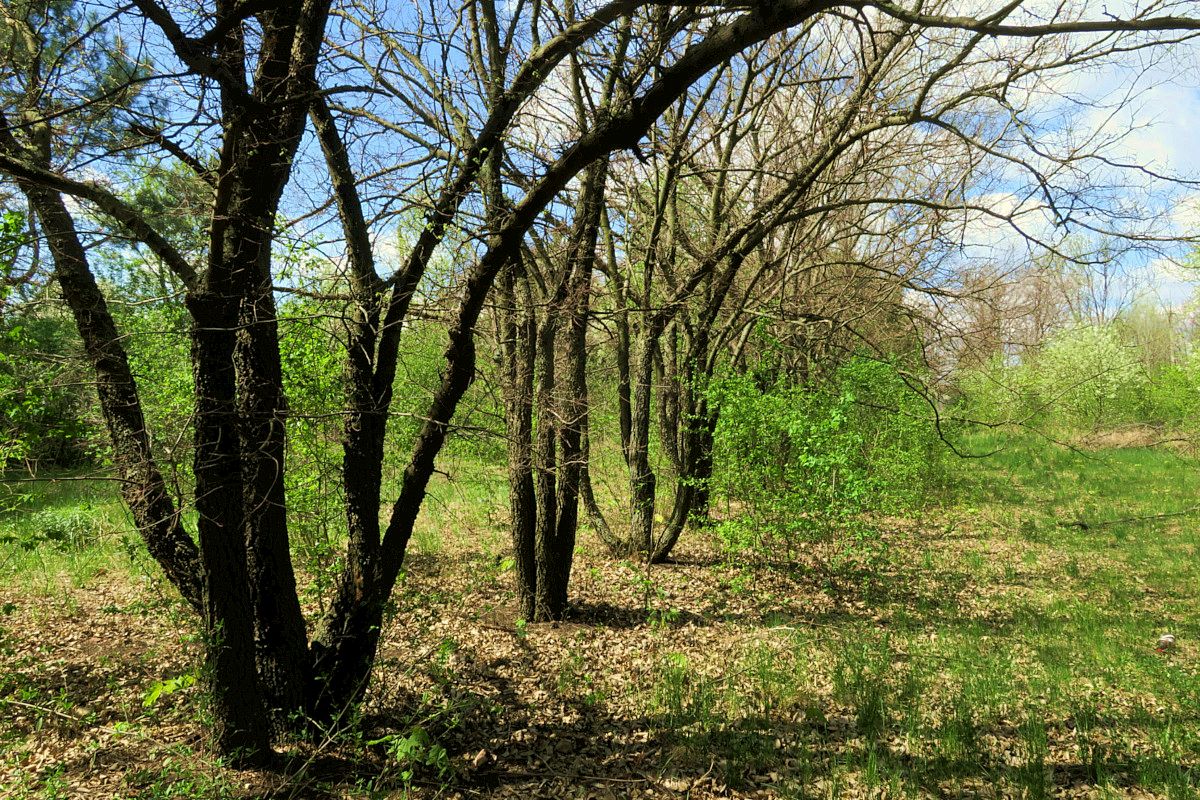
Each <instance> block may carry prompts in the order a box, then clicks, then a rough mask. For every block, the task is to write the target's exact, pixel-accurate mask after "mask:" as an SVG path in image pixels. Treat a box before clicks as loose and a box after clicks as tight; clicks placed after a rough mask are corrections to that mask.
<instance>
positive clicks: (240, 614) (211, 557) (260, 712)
mask: <svg viewBox="0 0 1200 800" xmlns="http://www.w3.org/2000/svg"><path fill="white" fill-rule="evenodd" d="M186 303H187V307H188V311H190V312H191V314H192V319H193V320H194V322H195V327H194V329H193V333H192V364H193V373H192V374H193V379H194V381H195V392H196V423H195V426H196V447H195V459H194V473H195V479H196V511H197V513H198V515H199V520H198V522H197V528H198V530H199V534H200V552H201V556H202V558H203V561H204V569H205V574H204V589H205V592H204V620H205V632H206V635H207V637H208V642H207V647H206V650H205V656H206V662H207V663H206V673H207V675H208V676H209V683H210V693H211V702H212V704H213V709H214V713H213V724H214V727H215V730H214V735H215V739H216V742H217V746H218V748H219V749H220V751H221V752H222V753H224V754H226V755H228V756H230V757H232V758H235V759H237V760H239V761H241V762H243V763H255V762H257V761H260V760H262V759H263V758H265V757H266V756H267V755H268V754H269V753H270V744H271V726H270V724H269V721H268V716H267V710H266V706H265V704H264V702H263V697H262V692H261V691H260V687H259V683H258V675H257V671H256V669H255V643H254V614H253V606H252V605H251V600H250V587H249V575H248V573H247V568H246V538H245V529H244V523H245V519H244V516H243V513H242V500H243V493H242V480H241V477H242V476H241V470H242V464H241V446H240V439H239V436H238V412H237V403H236V392H237V381H236V376H235V373H234V367H233V351H234V347H235V334H234V331H235V330H236V327H237V299H236V297H231V296H230V295H229V294H228V289H227V288H226V287H218V288H215V289H213V288H208V287H205V288H202V289H199V290H196V291H192V292H189V294H188V296H187V300H186Z"/></svg>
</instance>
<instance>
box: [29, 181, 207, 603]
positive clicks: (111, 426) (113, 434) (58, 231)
mask: <svg viewBox="0 0 1200 800" xmlns="http://www.w3.org/2000/svg"><path fill="white" fill-rule="evenodd" d="M22 188H23V189H24V191H25V193H26V195H27V196H28V197H29V200H30V202H31V203H32V205H33V207H34V210H35V211H36V213H37V215H38V219H39V220H40V221H41V224H42V230H44V231H45V233H46V239H47V242H48V244H49V246H50V252H51V255H52V256H53V258H54V275H55V278H56V279H57V280H58V284H59V287H60V288H61V289H62V293H63V299H64V300H65V301H66V303H67V306H68V307H69V308H70V309H71V314H72V316H73V317H74V318H75V326H76V329H77V330H78V331H79V336H80V338H81V339H82V340H83V345H84V350H85V351H86V352H87V355H88V361H89V362H90V363H91V366H92V369H93V370H95V373H96V393H97V396H98V397H99V400H100V411H101V413H102V414H103V415H104V422H105V425H106V427H107V428H108V433H109V439H110V441H111V442H112V448H113V449H112V456H113V466H115V467H116V469H117V474H118V476H119V477H120V478H121V497H122V498H123V499H124V500H125V503H126V505H127V506H128V507H129V510H130V513H131V514H132V515H133V521H134V524H135V525H136V526H137V530H138V533H139V535H140V536H141V537H142V540H143V541H144V542H145V543H146V548H147V550H149V552H150V555H151V556H152V557H153V558H154V560H155V561H156V562H158V564H159V566H160V567H162V570H163V572H164V573H165V574H166V576H167V579H168V580H169V581H170V582H171V584H172V585H174V586H175V587H176V588H177V589H178V590H179V593H180V594H181V595H182V596H183V598H184V600H186V601H187V602H188V604H189V605H191V606H192V607H193V608H194V609H196V610H197V611H203V609H204V591H203V579H202V576H201V570H200V555H199V551H198V550H197V549H196V544H195V542H193V541H192V538H191V537H190V536H189V535H188V533H187V531H185V530H184V528H183V522H182V519H181V516H180V513H179V511H178V510H177V509H176V508H175V503H174V502H173V501H172V500H171V497H170V495H169V494H168V493H167V487H166V482H165V481H164V480H163V476H162V473H161V472H160V471H159V468H158V464H157V463H156V462H155V460H154V455H153V452H152V450H151V446H150V437H149V435H148V434H147V432H146V420H145V416H144V414H143V413H142V405H141V399H140V397H139V396H138V389H137V383H136V382H135V380H134V377H133V373H132V371H131V370H130V368H129V360H128V358H127V357H126V355H125V350H124V348H123V347H122V346H121V336H120V334H119V332H118V331H117V327H116V323H115V322H114V321H113V318H112V314H111V313H110V312H109V310H108V303H107V302H106V301H105V299H104V295H103V294H102V293H101V291H100V287H99V286H97V284H96V279H95V277H94V276H93V275H92V272H91V269H90V267H89V265H88V260H87V252H86V251H85V250H84V249H83V245H82V244H81V243H80V241H79V235H78V233H77V232H76V229H75V223H74V220H73V219H72V218H71V215H70V213H69V212H68V211H67V207H66V204H65V203H64V202H63V199H62V196H61V195H59V194H58V193H57V192H54V191H52V190H49V189H46V188H43V187H39V186H34V185H29V184H26V185H23V187H22Z"/></svg>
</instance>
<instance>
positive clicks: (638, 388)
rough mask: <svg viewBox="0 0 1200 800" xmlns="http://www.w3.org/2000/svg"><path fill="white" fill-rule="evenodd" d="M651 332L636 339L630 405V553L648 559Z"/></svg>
mask: <svg viewBox="0 0 1200 800" xmlns="http://www.w3.org/2000/svg"><path fill="white" fill-rule="evenodd" d="M653 336H654V332H652V331H650V330H644V331H643V333H642V335H641V336H640V337H639V340H640V341H639V343H638V344H639V347H638V360H637V364H636V366H635V368H634V370H633V375H632V377H633V402H632V404H631V410H632V414H631V425H630V437H629V494H630V520H629V525H630V542H629V546H630V550H631V551H632V552H634V553H640V554H642V555H644V556H645V557H646V558H649V557H650V556H651V554H652V552H653V549H654V539H653V533H654V501H655V490H656V487H657V478H656V477H655V475H654V470H653V469H652V468H651V466H650V409H651V405H652V398H653V392H652V386H651V381H652V380H653V376H654V344H653Z"/></svg>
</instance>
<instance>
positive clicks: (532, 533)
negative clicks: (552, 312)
mask: <svg viewBox="0 0 1200 800" xmlns="http://www.w3.org/2000/svg"><path fill="white" fill-rule="evenodd" d="M517 268H518V264H514V265H513V266H510V267H509V268H508V269H506V270H505V271H504V273H503V274H502V275H501V278H500V281H501V286H500V315H501V320H500V327H501V337H502V341H501V343H500V346H501V351H502V358H503V359H504V369H505V374H504V380H505V385H504V401H505V429H506V431H507V434H508V490H509V495H508V500H509V512H510V518H509V529H510V531H511V533H512V545H513V564H514V571H515V574H516V584H517V607H518V613H519V614H520V616H521V618H522V619H525V620H532V619H534V618H535V614H536V611H537V608H536V597H537V560H536V551H535V542H536V541H537V535H536V525H537V506H536V503H537V495H536V492H535V491H534V483H533V373H534V366H533V365H534V358H535V351H536V347H535V339H534V336H535V328H536V323H535V320H534V316H533V303H532V298H530V297H529V292H528V289H527V287H526V291H525V292H523V294H522V300H521V301H520V305H521V307H520V309H518V300H517V294H516V283H517V276H516V272H517ZM522 284H523V285H524V279H522ZM518 315H520V318H519V319H518Z"/></svg>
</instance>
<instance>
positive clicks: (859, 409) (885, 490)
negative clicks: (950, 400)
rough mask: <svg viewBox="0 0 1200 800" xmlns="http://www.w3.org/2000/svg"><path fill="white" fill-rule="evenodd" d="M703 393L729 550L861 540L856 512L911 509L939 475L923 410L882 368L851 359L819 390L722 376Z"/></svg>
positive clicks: (890, 370) (936, 446) (936, 444)
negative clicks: (850, 534)
mask: <svg viewBox="0 0 1200 800" xmlns="http://www.w3.org/2000/svg"><path fill="white" fill-rule="evenodd" d="M710 394H711V397H712V399H713V401H714V402H715V403H716V404H717V407H718V408H719V409H720V418H719V424H718V426H717V431H716V436H715V441H714V451H715V452H714V455H715V459H716V469H715V474H714V479H713V488H714V490H715V493H716V494H718V495H723V496H724V497H725V498H726V499H727V500H729V501H733V502H736V503H738V504H739V506H740V507H741V508H740V513H739V515H738V516H736V517H735V518H733V519H731V520H728V521H726V522H725V523H723V524H722V525H721V526H720V528H719V530H720V532H721V533H722V535H723V536H724V537H725V539H726V542H727V544H729V545H730V546H732V547H735V548H745V547H754V546H757V547H770V546H773V545H776V544H784V545H785V546H787V547H788V548H790V547H791V546H792V545H793V544H794V543H795V542H797V541H804V540H807V539H811V538H814V537H817V536H821V535H825V534H828V533H830V532H832V531H834V530H837V529H841V530H850V531H854V532H856V533H860V534H861V533H863V532H865V529H864V528H863V527H862V526H861V525H860V524H859V518H860V516H861V514H862V513H863V512H867V511H881V512H891V511H897V510H900V509H902V508H906V507H911V506H912V505H914V504H916V503H918V502H920V501H921V500H922V499H923V497H924V496H925V494H926V492H927V490H928V489H929V488H930V487H931V486H932V485H934V484H935V483H936V482H937V481H938V479H939V477H940V475H941V470H942V465H943V460H944V450H943V448H942V447H941V442H940V441H939V437H938V434H937V431H936V428H935V426H934V425H933V423H932V421H931V419H930V418H931V414H930V409H929V405H928V403H926V401H925V400H924V399H923V398H922V397H921V396H920V395H919V394H918V393H917V392H916V391H914V390H913V389H912V388H911V387H909V386H908V384H906V383H905V381H904V380H903V378H902V376H901V373H900V372H899V371H898V370H897V369H896V368H895V367H894V366H892V365H890V364H885V363H879V362H877V361H872V360H870V359H866V358H854V359H851V360H850V361H849V362H847V363H846V364H844V365H843V366H842V367H841V368H840V369H839V370H838V371H837V372H836V374H835V375H834V376H833V378H832V379H831V380H830V381H828V382H827V383H824V384H822V385H819V386H803V385H775V386H771V387H768V388H766V389H765V390H764V389H762V388H760V387H759V386H758V385H757V384H756V383H755V381H754V380H753V379H751V378H750V377H747V376H744V375H727V376H725V377H723V378H720V379H719V380H716V381H714V383H713V385H712V386H711V388H710Z"/></svg>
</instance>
